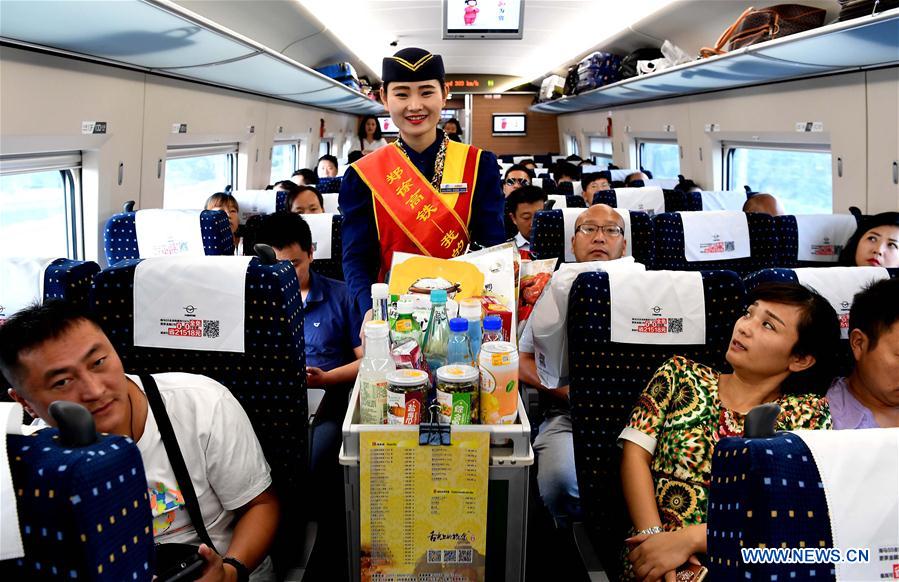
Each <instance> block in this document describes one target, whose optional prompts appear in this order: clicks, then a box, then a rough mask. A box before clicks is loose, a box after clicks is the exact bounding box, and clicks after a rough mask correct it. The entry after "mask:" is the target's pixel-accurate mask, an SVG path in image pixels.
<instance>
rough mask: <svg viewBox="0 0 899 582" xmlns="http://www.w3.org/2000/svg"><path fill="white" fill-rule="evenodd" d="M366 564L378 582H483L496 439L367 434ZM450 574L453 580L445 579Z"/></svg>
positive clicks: (363, 477) (363, 484) (363, 476)
mask: <svg viewBox="0 0 899 582" xmlns="http://www.w3.org/2000/svg"><path fill="white" fill-rule="evenodd" d="M359 437H360V443H359V445H360V459H359V460H360V488H359V497H360V498H359V507H360V516H359V517H360V550H361V556H359V559H360V565H361V570H362V572H361V573H362V579H363V580H372V581H374V582H399V581H409V582H411V581H413V580H414V581H415V582H431V581H434V582H436V581H438V580H441V581H442V580H448V579H452V580H454V581H457V582H475V581H480V580H484V563H485V554H486V532H487V480H488V475H487V473H488V464H489V447H490V443H489V436H488V434H487V433H486V432H467V433H463V432H454V433H453V434H452V442H451V445H450V446H420V445H419V444H418V433H417V432H413V431H401V430H399V431H390V430H378V431H365V432H362V433H360V435H359ZM447 575H450V576H451V577H450V578H446V576H447Z"/></svg>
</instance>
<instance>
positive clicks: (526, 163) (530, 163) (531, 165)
mask: <svg viewBox="0 0 899 582" xmlns="http://www.w3.org/2000/svg"><path fill="white" fill-rule="evenodd" d="M518 165H519V166H522V167H524V168H527V169H528V170H530V172H531V174H533V175H535V176H536V175H537V162H535V161H534V160H532V159H530V158H528V159H526V160H521V161H520V162H518Z"/></svg>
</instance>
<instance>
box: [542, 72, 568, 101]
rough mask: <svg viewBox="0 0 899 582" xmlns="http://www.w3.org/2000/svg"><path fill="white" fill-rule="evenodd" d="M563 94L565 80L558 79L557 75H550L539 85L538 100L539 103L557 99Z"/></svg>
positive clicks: (562, 78)
mask: <svg viewBox="0 0 899 582" xmlns="http://www.w3.org/2000/svg"><path fill="white" fill-rule="evenodd" d="M564 93H565V78H564V77H560V76H559V75H550V76H549V77H547V78H545V79H543V82H542V83H541V84H540V95H539V96H538V99H539V100H540V101H550V100H551V99H558V98H559V97H561V96H562V95H563V94H564Z"/></svg>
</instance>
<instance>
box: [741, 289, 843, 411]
mask: <svg viewBox="0 0 899 582" xmlns="http://www.w3.org/2000/svg"><path fill="white" fill-rule="evenodd" d="M760 300H761V301H769V302H771V303H779V304H781V305H792V306H795V307H798V308H799V309H800V312H801V313H800V316H799V325H798V329H797V330H796V331H797V333H798V336H799V339H797V340H796V345H795V346H793V354H794V355H797V356H812V357H814V358H815V363H814V364H812V366H811V367H810V368H807V369H805V370H803V371H802V372H794V373H792V374H790V375H789V376H788V377H787V379H786V380H784V382H783V384H781V391H782V392H783V393H784V394H815V395H817V396H823V395H824V394H825V393H826V392H827V389H828V388H829V387H830V384H831V382H832V381H833V379H834V376H836V373H837V369H838V365H839V361H840V358H839V354H840V352H841V346H840V320H839V318H838V317H837V312H836V311H835V310H834V308H833V306H832V305H831V304H830V302H829V301H827V299H825V298H824V297H822V296H821V295H820V294H818V293H817V292H816V291H814V290H812V289H810V288H808V287H804V286H802V285H799V284H798V283H762V284H761V285H759V286H758V287H756V288H755V289H753V290H752V291H751V292H750V293H749V305H752V304H753V303H755V302H756V301H760Z"/></svg>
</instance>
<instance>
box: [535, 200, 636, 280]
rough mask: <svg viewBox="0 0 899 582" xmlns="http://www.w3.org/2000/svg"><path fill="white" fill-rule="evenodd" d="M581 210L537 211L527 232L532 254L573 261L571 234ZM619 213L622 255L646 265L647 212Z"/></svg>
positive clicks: (538, 256)
mask: <svg viewBox="0 0 899 582" xmlns="http://www.w3.org/2000/svg"><path fill="white" fill-rule="evenodd" d="M580 200H583V198H580ZM581 212H583V209H581V208H577V207H571V206H569V207H567V208H564V207H563V208H561V209H555V208H554V209H552V210H543V211H540V212H537V214H535V215H534V227H533V231H532V233H531V234H532V238H533V244H532V247H531V250H532V252H533V253H534V256H536V257H537V258H540V259H550V258H553V257H555V258H558V259H559V263H563V262H574V260H575V258H574V254H573V251H572V249H571V237H572V236H574V223H575V221H576V220H577V217H578V216H579V215H580V213H581ZM619 214H620V215H621V216H622V218H623V219H624V222H625V228H624V233H625V237H626V238H627V242H628V244H627V247H626V251H625V255H626V256H632V257H634V260H636V261H637V262H638V263H642V264H643V265H644V266H646V267H647V268H649V267H650V265H651V264H652V258H653V248H652V244H653V236H652V221H651V220H650V218H649V215H648V214H646V213H645V212H637V211H619Z"/></svg>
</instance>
